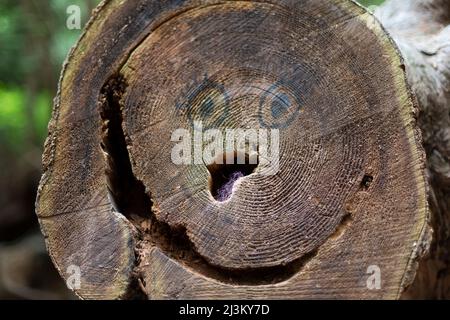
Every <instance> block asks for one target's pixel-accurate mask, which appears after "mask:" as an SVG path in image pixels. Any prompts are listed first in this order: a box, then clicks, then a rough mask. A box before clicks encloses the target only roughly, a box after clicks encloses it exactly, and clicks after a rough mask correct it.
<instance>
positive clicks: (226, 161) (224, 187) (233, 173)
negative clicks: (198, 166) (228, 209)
mask: <svg viewBox="0 0 450 320" xmlns="http://www.w3.org/2000/svg"><path fill="white" fill-rule="evenodd" d="M218 159H219V160H220V159H221V161H217V160H216V161H215V162H214V163H213V164H210V165H208V166H207V168H208V171H209V173H210V174H211V178H210V183H209V187H210V191H211V194H212V196H213V197H214V199H216V200H217V201H219V202H224V201H226V200H228V199H229V198H230V197H231V195H232V193H233V186H234V184H235V183H236V181H237V180H239V179H240V178H242V177H245V176H248V175H250V174H252V173H253V172H254V171H255V169H256V167H257V166H258V161H254V159H251V158H250V156H249V155H248V154H242V153H237V152H234V153H228V154H226V153H225V154H223V155H221V156H219V157H218ZM243 160H245V161H243ZM218 162H219V163H218ZM220 162H221V163H220ZM250 162H252V163H250ZM255 162H256V163H255Z"/></svg>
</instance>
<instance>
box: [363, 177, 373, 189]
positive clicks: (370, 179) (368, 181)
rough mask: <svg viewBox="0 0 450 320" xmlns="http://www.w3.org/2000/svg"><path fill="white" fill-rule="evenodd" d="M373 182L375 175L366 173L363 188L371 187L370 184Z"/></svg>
mask: <svg viewBox="0 0 450 320" xmlns="http://www.w3.org/2000/svg"><path fill="white" fill-rule="evenodd" d="M372 182H373V176H371V175H368V174H366V175H364V177H363V179H362V181H361V188H363V189H364V190H367V189H369V187H370V185H371V184H372Z"/></svg>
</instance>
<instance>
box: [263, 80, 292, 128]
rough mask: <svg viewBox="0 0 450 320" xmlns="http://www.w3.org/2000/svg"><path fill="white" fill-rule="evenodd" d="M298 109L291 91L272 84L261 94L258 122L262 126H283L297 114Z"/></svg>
mask: <svg viewBox="0 0 450 320" xmlns="http://www.w3.org/2000/svg"><path fill="white" fill-rule="evenodd" d="M300 109H301V105H300V103H299V101H298V99H297V98H296V97H295V96H294V94H293V93H292V92H291V91H289V90H287V89H285V88H283V87H282V86H281V85H280V84H274V85H272V86H271V87H270V88H269V89H268V90H267V91H265V92H264V94H263V95H262V96H261V99H260V103H259V112H258V116H259V123H260V125H261V126H262V127H263V128H271V129H279V128H285V127H287V126H289V125H290V124H291V122H292V121H294V119H295V118H296V117H297V116H298V113H299V111H300Z"/></svg>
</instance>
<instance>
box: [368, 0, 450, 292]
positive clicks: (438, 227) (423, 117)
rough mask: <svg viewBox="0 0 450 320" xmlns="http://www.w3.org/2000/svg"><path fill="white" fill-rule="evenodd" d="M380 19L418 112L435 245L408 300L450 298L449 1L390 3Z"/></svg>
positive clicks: (422, 263)
mask: <svg viewBox="0 0 450 320" xmlns="http://www.w3.org/2000/svg"><path fill="white" fill-rule="evenodd" d="M375 14H376V16H377V17H378V18H379V19H380V21H381V22H382V23H383V25H384V27H385V28H386V29H387V30H388V32H390V34H391V35H392V37H393V38H394V40H395V42H396V43H397V44H398V46H399V48H400V51H401V52H402V54H403V56H404V58H405V64H406V74H407V76H408V81H409V83H410V84H411V87H412V89H413V91H414V92H415V94H416V96H417V98H418V101H419V107H420V113H419V125H420V128H421V130H422V136H423V143H424V147H425V150H426V154H427V168H428V175H429V184H430V189H431V190H430V197H429V203H430V207H431V224H432V226H433V230H434V234H433V242H432V245H431V248H430V253H429V256H428V257H427V258H426V259H425V260H423V261H422V262H421V264H420V268H419V271H418V274H417V277H416V279H415V281H414V284H413V285H412V287H411V288H410V289H409V290H408V291H407V292H406V293H405V298H434V299H448V298H450V251H449V250H450V197H449V195H450V1H448V0H422V1H418V0H414V1H392V0H391V1H388V2H387V3H386V4H385V5H384V6H382V7H380V8H379V9H378V10H377V11H376V12H375Z"/></svg>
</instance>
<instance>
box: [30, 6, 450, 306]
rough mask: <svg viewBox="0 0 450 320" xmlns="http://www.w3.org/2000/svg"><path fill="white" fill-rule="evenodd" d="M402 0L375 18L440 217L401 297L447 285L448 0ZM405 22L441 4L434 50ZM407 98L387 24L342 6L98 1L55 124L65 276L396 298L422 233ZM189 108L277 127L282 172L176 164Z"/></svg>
mask: <svg viewBox="0 0 450 320" xmlns="http://www.w3.org/2000/svg"><path fill="white" fill-rule="evenodd" d="M424 3H426V1H425V2H424ZM398 5H399V2H391V3H388V4H387V5H386V6H385V7H384V9H381V10H380V11H379V12H378V15H379V16H380V18H381V19H382V20H383V21H385V26H386V27H387V28H388V29H389V30H392V34H393V36H394V37H395V38H396V39H397V42H398V45H399V47H400V49H401V50H402V51H403V52H404V53H405V56H406V57H407V60H406V69H407V74H408V76H409V78H410V83H411V84H412V85H413V89H414V90H415V91H416V92H417V95H418V97H419V102H420V105H421V106H422V109H421V111H422V113H421V114H420V115H419V119H420V124H421V125H422V129H423V130H424V135H425V143H426V149H427V152H428V154H429V161H430V177H431V184H432V186H433V192H432V200H433V201H434V200H436V201H435V202H433V201H432V208H433V219H432V222H433V224H434V225H435V228H436V230H438V231H437V232H436V233H437V234H438V236H437V237H435V239H437V242H435V244H434V246H433V250H432V256H431V258H430V259H429V260H428V262H427V263H426V264H427V266H425V265H424V266H421V269H420V272H419V276H418V277H417V278H416V282H415V283H414V284H413V286H412V287H411V289H410V290H409V291H408V292H407V294H408V297H419V296H425V295H427V296H429V294H430V292H434V293H435V294H436V296H438V297H445V294H446V293H445V292H446V290H447V291H448V288H447V287H445V286H444V285H442V283H443V282H442V281H441V280H445V278H446V272H447V271H443V270H447V269H445V268H446V267H447V266H448V264H447V265H442V263H443V262H445V263H446V261H445V258H446V251H445V250H447V249H448V246H447V247H444V248H442V247H441V243H440V241H441V240H442V241H447V239H448V235H447V234H446V232H448V228H447V225H446V223H448V220H446V219H445V217H446V215H447V214H448V211H446V210H447V208H448V202H447V201H448V199H446V198H445V194H447V193H448V192H447V191H448V189H446V188H448V185H447V184H446V183H447V182H448V164H447V162H445V161H446V159H448V158H446V157H447V156H448V143H449V142H448V131H447V130H448V127H444V125H446V124H448V116H449V115H448V97H449V96H448V68H446V67H448V60H445V59H446V58H448V46H447V45H446V43H447V42H446V41H447V40H448V38H446V36H447V37H448V29H443V26H444V25H446V22H445V21H447V20H446V19H447V18H448V16H447V15H446V14H443V13H442V12H447V13H448V10H447V11H438V10H444V9H442V8H447V9H448V2H444V1H439V2H438V1H434V2H433V3H431V2H429V3H428V4H418V2H415V1H411V2H410V3H408V5H407V6H406V7H405V8H403V7H402V8H401V9H399V10H397V9H396V10H394V11H392V10H393V8H394V7H395V6H398ZM427 5H428V6H431V8H434V9H429V10H427V9H426V6H427ZM423 6H425V7H423ZM444 6H446V7H444ZM439 8H440V9H439ZM389 10H391V12H394V13H395V14H394V13H393V14H389V12H390V11H389ZM403 10H405V11H403ZM439 13H442V14H439ZM397 15H401V16H402V17H400V18H399V17H397ZM385 16H386V17H385ZM410 16H417V17H420V18H421V19H424V20H423V21H425V20H427V21H428V20H429V19H430V17H435V18H434V19H433V20H432V21H433V23H432V24H429V25H426V27H421V28H420V31H421V32H422V33H423V34H427V38H420V40H421V41H430V43H433V44H435V43H440V44H442V47H441V46H440V45H439V46H434V47H431V45H430V46H427V47H426V48H425V49H424V48H419V47H418V44H419V43H421V42H419V40H418V38H416V37H417V32H415V34H414V35H413V36H411V34H410V33H408V32H407V31H408V30H409V31H411V30H413V28H418V26H420V24H417V25H416V24H413V25H410V24H409V22H407V21H408V19H410ZM396 19H397V20H398V21H402V23H399V22H395V21H396ZM404 21H406V22H404ZM389 23H392V25H390V24H389ZM431 35H432V36H431ZM432 40H434V41H433V42H432ZM430 48H431V49H430ZM427 50H431V51H427ZM422 66H424V67H422ZM428 69H430V70H429V71H428ZM425 81H426V82H425ZM438 88H439V89H438ZM416 107H417V104H415V100H414V97H413V95H412V94H411V91H410V88H409V86H408V85H407V83H406V76H405V62H404V61H403V60H402V58H401V57H400V56H399V53H398V51H397V48H396V47H395V45H394V43H393V42H392V40H391V38H390V37H389V36H388V35H387V34H386V33H385V32H384V30H383V29H382V27H381V25H380V24H379V23H378V21H377V20H376V19H375V18H374V17H373V16H372V15H370V14H368V13H367V12H366V11H365V10H364V9H363V8H361V7H359V6H357V5H356V4H355V3H353V2H351V1H347V0H320V1H317V0H314V1H306V0H305V1H297V0H295V1H294V0H292V1H290V0H284V1H213V0H211V1H208V0H203V1H200V0H185V1H180V0H177V1H175V0H174V1H169V0H167V1H150V0H147V1H144V0H141V1H138V2H136V1H116V0H111V1H105V2H103V3H102V4H101V5H100V6H99V8H98V9H97V11H96V12H95V13H94V17H93V19H92V20H91V22H90V23H89V25H88V27H87V29H86V31H85V33H84V35H83V37H82V38H81V40H80V42H79V43H78V45H77V46H76V47H75V48H74V50H73V51H72V53H71V55H70V57H69V59H68V62H67V64H66V66H65V69H64V72H63V75H62V78H61V82H60V88H59V94H58V97H57V98H56V100H55V109H54V114H53V118H52V121H51V123H50V125H49V130H50V135H49V138H48V140H47V143H46V150H45V154H44V175H43V178H42V182H41V186H40V190H39V197H38V201H37V212H38V216H39V219H40V223H41V226H42V230H43V232H44V234H45V235H46V238H47V245H48V249H49V251H50V254H51V256H52V258H53V260H54V262H55V264H56V266H57V267H58V269H59V271H60V272H61V274H62V276H63V277H65V278H67V277H68V276H69V275H70V274H68V273H67V270H68V268H69V267H70V266H71V265H76V266H79V267H80V269H81V276H82V281H81V286H80V288H78V289H77V290H76V292H77V294H78V295H80V296H81V297H83V298H150V299H155V298H172V299H173V298H366V299H369V298H386V299H392V298H400V297H401V296H402V293H403V291H404V289H405V288H407V287H408V286H409V285H410V284H411V283H412V281H413V280H414V276H415V273H416V269H417V265H418V262H419V261H420V259H421V257H422V256H423V254H425V252H426V251H427V249H428V246H429V243H430V241H431V233H430V229H429V226H428V219H429V212H428V206H427V201H426V198H427V183H426V175H425V156H424V153H423V150H422V145H421V141H422V140H421V139H422V138H421V136H420V130H419V129H418V127H417V123H416V119H417V117H418V114H417V108H416ZM274 110H275V111H274ZM280 110H281V111H280ZM443 110H445V111H443ZM424 115H426V116H424ZM433 119H436V121H438V122H435V121H433ZM194 120H202V121H203V125H204V126H205V127H206V128H208V127H213V128H221V129H226V128H257V129H274V128H276V129H279V130H280V171H279V172H278V173H277V174H276V175H275V176H263V175H262V174H261V170H262V168H261V166H260V165H257V166H254V167H249V166H246V167H239V168H235V167H233V168H230V167H227V168H225V167H223V166H216V165H212V164H209V163H205V164H201V165H195V166H176V165H175V164H174V163H173V162H172V161H171V158H170V156H171V148H172V147H173V143H172V142H171V134H172V133H173V132H174V130H176V129H178V128H187V129H189V130H191V131H192V133H194V132H196V130H197V129H198V128H196V127H195V126H193V123H194ZM444 122H445V123H444ZM438 123H439V127H437V125H438ZM441 125H442V126H441ZM429 130H432V133H431V132H430V131H429ZM436 146H438V147H436ZM233 155H234V152H233ZM446 170H447V171H446ZM236 172H238V173H237V174H236ZM221 175H223V176H227V177H234V178H232V181H231V182H229V186H228V187H227V188H229V189H230V190H231V191H230V190H228V191H227V190H226V188H225V189H221V188H222V187H221V186H220V185H223V181H218V180H217V179H218V178H217V177H220V176H221ZM227 179H229V178H227ZM233 179H234V180H233ZM445 179H447V180H445ZM225 180H226V179H225ZM216 185H219V187H217V188H216V187H215V186H216ZM223 190H225V191H223ZM224 200H225V201H224ZM438 220H439V221H438ZM439 228H442V229H439ZM435 241H436V240H435ZM443 245H446V244H445V243H443ZM438 264H439V266H437V265H438ZM371 266H377V267H379V268H380V270H381V272H382V273H381V275H382V278H381V279H382V282H381V288H380V289H379V290H371V288H369V287H368V286H367V278H368V277H369V275H368V274H367V270H368V268H370V267H371ZM436 266H437V267H436ZM444 267H445V268H444ZM433 273H439V275H436V277H435V278H433V281H435V284H432V282H431V280H429V279H428V278H427V277H430V276H432V275H433ZM428 285H429V286H430V288H429V289H425V288H426V287H427V286H428ZM438 286H441V287H439V289H437V287H438ZM415 288H423V290H422V291H420V290H418V289H415ZM419 291H420V292H422V293H421V295H419ZM425 292H427V293H425ZM437 292H440V293H439V294H438V293H437ZM405 297H407V296H405Z"/></svg>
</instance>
